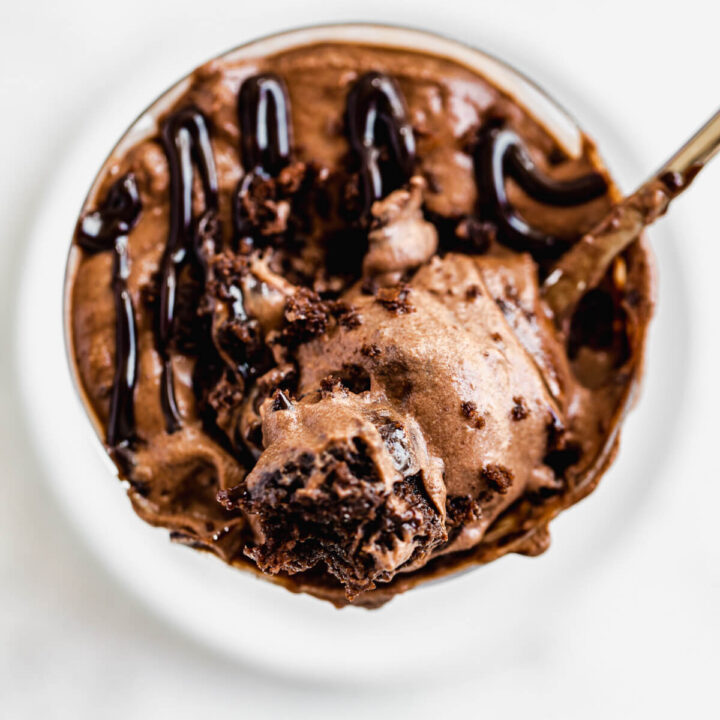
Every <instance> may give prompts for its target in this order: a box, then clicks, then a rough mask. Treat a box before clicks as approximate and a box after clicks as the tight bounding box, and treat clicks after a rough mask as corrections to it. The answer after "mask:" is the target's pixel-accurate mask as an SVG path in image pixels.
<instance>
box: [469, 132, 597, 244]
mask: <svg viewBox="0 0 720 720" xmlns="http://www.w3.org/2000/svg"><path fill="white" fill-rule="evenodd" d="M475 176H476V180H477V185H478V195H479V198H478V204H479V207H480V210H481V212H483V213H486V214H489V215H490V216H491V217H492V219H493V220H494V221H495V222H496V223H497V225H498V231H499V232H498V239H499V240H500V241H501V242H502V243H504V244H505V245H508V246H509V247H511V248H513V249H514V250H518V251H520V252H524V251H528V252H530V253H532V254H533V255H534V256H535V257H536V258H553V257H557V256H558V255H561V254H562V253H563V252H565V251H566V250H567V249H568V248H569V247H570V246H571V245H572V242H573V241H572V239H569V238H564V237H559V236H557V235H551V234H548V233H544V232H541V231H540V230H538V229H536V228H533V227H531V226H530V225H528V223H527V222H526V221H525V219H524V218H522V217H521V216H520V215H519V214H518V213H517V212H516V211H515V209H514V208H513V207H512V205H511V204H510V201H509V200H508V196H507V191H506V188H505V181H506V179H507V178H512V179H513V180H514V181H515V182H516V183H517V184H518V185H519V186H520V187H521V188H522V189H523V190H524V191H525V192H526V193H527V194H528V195H529V196H530V197H531V198H533V199H535V200H538V201H539V202H543V203H546V204H548V205H555V206H558V207H569V206H572V205H581V204H582V203H586V202H589V201H590V200H594V199H595V198H598V197H600V196H602V195H604V194H605V192H606V191H607V182H606V181H605V178H604V177H603V176H602V175H601V174H600V173H598V172H591V173H588V174H587V175H584V176H583V177H580V178H576V179H574V180H565V181H559V180H553V179H551V178H548V177H546V176H545V175H543V174H542V173H541V172H540V170H539V169H538V168H537V166H536V165H535V163H534V162H533V160H532V158H531V157H530V153H528V151H527V148H526V147H525V145H524V144H523V141H522V140H521V139H520V138H519V137H518V135H516V134H515V133H514V132H513V131H512V130H508V129H503V128H498V127H493V128H490V129H487V130H485V131H483V133H482V134H481V136H480V139H479V141H478V144H477V146H476V149H475Z"/></svg>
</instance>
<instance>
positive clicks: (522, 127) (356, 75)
mask: <svg viewBox="0 0 720 720" xmlns="http://www.w3.org/2000/svg"><path fill="white" fill-rule="evenodd" d="M617 197H618V196H617V191H616V189H615V188H614V186H613V185H612V181H611V179H610V178H609V177H608V175H607V174H606V172H605V171H604V170H603V169H602V166H601V165H600V162H599V160H598V159H597V157H596V154H595V152H594V148H593V145H592V143H591V142H590V141H589V140H587V139H585V140H584V144H583V149H582V154H581V156H580V157H576V158H571V157H569V156H568V155H567V154H566V153H565V152H564V151H563V150H562V149H561V148H560V146H559V145H558V143H557V142H556V141H555V140H554V139H553V137H552V136H551V135H550V134H549V133H548V132H547V131H546V130H544V129H543V127H542V126H541V125H540V124H539V123H538V122H537V121H536V120H535V119H533V117H532V116H531V115H530V114H529V113H528V112H527V111H526V110H524V109H523V108H522V106H521V105H520V104H518V103H517V102H515V101H514V100H513V99H511V98H509V97H508V96H507V95H505V94H503V93H502V92H501V91H499V90H498V89H497V88H495V87H494V86H493V85H492V84H491V83H489V82H488V81H487V80H486V79H484V78H482V77H480V76H479V75H478V74H476V73H475V72H473V71H471V70H469V69H467V68H465V67H463V66H460V65H459V64H457V63H455V62H453V61H450V60H447V59H442V58H438V57H434V56H429V55H424V54H420V53H417V52H414V51H408V50H402V49H392V48H380V47H371V46H361V45H354V44H345V43H343V44H339V43H338V44H321V45H311V46H302V47H298V48H294V49H291V50H287V51H284V52H282V53H280V54H277V55H273V56H270V57H261V58H256V59H251V60H247V59H244V60H242V61H238V60H233V59H232V56H230V58H229V59H226V60H218V61H213V62H210V63H208V64H207V65H205V66H203V67H201V68H199V69H198V70H196V71H195V72H194V73H193V74H192V76H190V79H189V83H188V84H187V85H186V87H185V88H184V90H183V91H182V94H181V95H180V96H179V97H177V99H176V100H175V101H174V104H173V106H172V107H171V108H170V109H169V110H168V111H167V112H166V113H165V114H164V115H163V116H161V117H160V118H158V123H157V129H156V132H155V133H154V134H152V136H150V137H148V138H147V139H145V140H142V141H141V142H139V143H137V144H136V145H134V146H133V147H131V148H129V149H128V148H127V146H126V147H125V148H124V150H122V151H121V152H118V151H116V152H115V153H114V154H113V155H112V156H111V157H110V159H109V160H108V161H107V163H106V165H105V166H104V168H103V170H102V172H101V174H100V176H99V180H98V182H97V183H96V186H95V188H94V189H93V191H92V192H91V195H90V197H89V198H88V200H87V202H86V205H85V208H84V209H83V213H82V215H81V217H80V220H79V222H78V227H77V231H76V235H75V241H74V246H73V250H72V253H71V261H70V270H69V283H70V285H69V290H68V293H69V303H68V328H69V334H70V338H71V347H72V353H73V357H74V362H75V365H76V372H77V375H78V378H79V382H80V385H81V387H82V391H83V394H84V398H85V401H86V404H87V405H88V408H89V409H90V411H91V413H92V416H93V418H94V419H95V420H96V425H97V428H98V431H99V432H100V433H101V435H102V437H103V440H104V442H105V445H106V448H107V450H108V452H109V453H110V455H111V457H112V458H113V460H114V461H115V463H116V464H117V466H118V469H119V472H120V475H121V477H122V478H123V479H124V480H127V482H128V494H129V497H130V500H131V502H132V505H133V507H134V509H135V511H136V512H137V513H138V515H140V517H142V518H143V519H144V520H145V521H147V522H148V523H151V524H152V525H158V526H162V527H165V528H167V529H169V531H170V535H171V538H172V539H173V540H175V541H178V542H180V543H184V544H187V545H189V546H191V547H193V548H197V549H201V550H206V551H210V552H213V553H215V554H216V555H218V556H219V557H220V558H222V559H223V560H224V561H226V562H228V563H230V564H232V565H235V566H237V567H239V568H244V569H250V570H253V571H255V572H257V573H259V574H261V575H262V576H263V577H266V578H268V579H271V580H273V581H275V582H277V583H280V584H282V585H284V586H285V587H287V588H288V589H290V590H294V591H302V592H308V593H311V594H313V595H315V596H317V597H320V598H324V599H327V600H330V601H331V602H333V603H335V604H336V605H338V606H340V605H345V604H348V603H352V604H356V605H363V606H366V607H376V606H378V605H381V604H382V603H384V602H386V601H387V600H388V599H390V598H391V597H393V595H395V594H397V593H400V592H403V591H405V590H407V589H409V588H411V587H413V586H415V585H417V584H418V583H420V582H422V581H424V580H427V579H430V578H436V577H438V576H441V575H444V574H447V573H450V572H453V571H456V570H458V569H460V568H462V567H466V566H468V565H471V564H477V563H485V562H488V561H490V560H493V559H495V558H497V557H499V556H501V555H503V554H505V553H507V552H518V553H523V554H527V555H535V554H538V553H541V552H543V551H544V550H545V549H546V548H547V546H548V544H549V535H548V530H547V526H548V522H549V521H550V520H551V519H552V518H553V517H554V516H555V515H556V514H557V513H558V512H559V511H561V510H562V509H563V508H565V507H567V506H569V505H571V504H573V503H574V502H576V501H577V500H579V499H580V498H581V497H583V496H585V495H586V494H587V493H588V492H590V491H591V490H592V489H593V488H594V487H595V485H596V483H597V481H598V479H599V477H600V475H601V474H602V472H603V471H604V470H605V469H606V468H607V466H608V465H609V463H610V462H611V461H612V458H613V456H614V453H615V451H616V449H617V443H618V428H619V425H620V422H621V420H622V418H623V416H624V413H625V412H626V410H627V407H628V405H629V403H630V401H631V398H632V394H633V390H634V388H635V386H636V384H637V381H638V378H639V375H640V371H641V363H642V354H643V346H644V340H645V331H646V327H647V323H648V320H649V318H650V315H651V310H652V298H651V268H650V263H649V258H648V254H647V250H646V248H645V247H644V245H643V243H642V242H636V243H634V244H633V245H632V246H631V247H630V248H629V249H628V250H627V251H626V252H625V253H623V255H622V256H620V257H618V258H617V259H616V260H615V262H614V264H613V266H612V268H611V270H610V272H609V273H608V275H607V276H606V277H605V279H604V280H603V281H602V282H601V283H600V285H598V286H597V287H596V288H593V289H592V290H590V291H589V292H588V293H587V295H586V296H585V297H584V298H583V300H582V302H581V303H580V305H579V307H578V310H577V312H576V313H575V315H574V317H573V318H572V321H571V322H569V323H556V322H555V320H554V318H553V317H552V315H551V313H550V312H549V310H548V308H547V307H546V305H545V304H544V302H543V299H542V292H541V287H542V282H543V280H544V279H545V277H547V275H548V273H550V272H552V268H553V263H554V262H556V261H557V259H558V258H559V257H561V256H562V254H563V253H564V252H565V251H566V250H567V249H569V248H570V247H572V245H573V244H574V243H575V242H577V240H578V239H579V238H580V237H581V236H582V234H583V233H585V232H587V231H589V230H590V229H591V228H592V227H593V226H594V225H595V224H596V223H597V222H598V221H599V220H601V219H602V218H603V216H604V215H605V214H606V213H607V211H608V209H609V208H610V207H611V205H612V202H613V201H614V200H617ZM558 325H560V327H558ZM101 480H102V479H99V480H98V481H101ZM121 541H122V538H118V542H121Z"/></svg>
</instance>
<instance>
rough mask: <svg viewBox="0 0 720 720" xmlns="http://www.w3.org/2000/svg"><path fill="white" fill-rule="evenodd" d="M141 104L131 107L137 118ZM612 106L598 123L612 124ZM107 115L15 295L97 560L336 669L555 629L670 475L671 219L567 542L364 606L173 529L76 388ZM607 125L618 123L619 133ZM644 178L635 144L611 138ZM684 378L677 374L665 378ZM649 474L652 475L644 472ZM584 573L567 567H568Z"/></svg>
mask: <svg viewBox="0 0 720 720" xmlns="http://www.w3.org/2000/svg"><path fill="white" fill-rule="evenodd" d="M128 119H130V117H129V118H128ZM602 120H603V119H602V118H599V119H598V123H597V124H596V127H597V126H599V127H602V126H603V122H602ZM112 126H113V125H112V122H111V119H110V118H109V117H107V116H102V115H98V116H96V117H90V118H88V119H87V122H86V124H85V125H84V126H83V127H82V128H81V129H79V132H78V137H77V139H76V142H75V145H74V146H72V147H71V150H70V151H69V152H68V156H67V158H66V161H65V163H64V164H61V165H60V166H59V169H58V171H57V174H56V176H55V179H54V183H53V184H52V189H51V190H50V191H49V192H48V194H47V197H45V198H44V201H43V203H42V206H41V210H40V214H39V216H38V218H37V223H36V225H35V229H34V232H33V233H32V237H31V239H30V245H29V248H28V255H27V258H26V264H25V270H24V277H23V281H22V288H21V293H20V298H19V311H20V312H21V313H22V321H21V322H20V323H19V337H18V345H17V347H18V352H19V363H20V365H19V366H20V368H22V373H21V382H22V383H23V387H22V391H23V396H24V399H25V405H26V410H27V413H28V415H29V419H30V425H31V427H32V429H33V432H34V439H35V441H36V446H37V451H38V453H39V455H40V457H41V459H42V461H43V462H44V464H45V466H46V470H47V475H48V478H49V480H50V483H51V485H52V488H53V489H54V491H55V492H56V494H57V496H58V498H59V499H60V501H61V503H62V504H63V506H64V507H65V509H66V511H67V513H68V514H69V516H70V517H71V519H72V521H73V522H74V524H75V525H76V526H77V528H78V530H79V531H80V533H81V534H82V535H83V536H84V537H85V538H86V539H87V542H88V544H89V545H90V546H91V547H92V548H93V550H94V551H95V553H96V554H97V555H98V557H99V558H100V559H101V561H102V562H103V563H104V564H105V566H107V567H108V569H110V570H111V572H112V573H114V574H115V575H116V576H117V578H118V579H119V581H120V582H121V583H122V584H123V585H124V586H125V587H127V588H128V589H130V590H131V591H133V592H134V593H135V594H136V595H137V596H139V597H140V598H142V599H143V600H144V601H145V603H146V604H147V605H148V607H150V608H152V609H153V610H154V611H155V612H156V613H158V614H159V615H161V616H162V617H164V618H166V619H167V620H169V621H171V622H173V623H174V624H175V625H177V626H178V627H179V628H181V629H182V630H183V631H184V632H186V633H189V634H191V635H193V636H195V637H197V638H198V639H200V640H201V641H202V642H204V643H207V644H209V645H211V646H214V647H215V648H217V649H219V650H221V651H223V652H224V653H227V654H229V655H232V656H235V657H239V658H242V659H244V660H247V661H249V662H251V663H253V664H254V665H256V666H262V667H265V668H268V669H271V670H273V671H276V672H280V673H284V674H291V675H295V676H302V677H307V678H318V677H322V678H325V679H335V680H337V681H350V680H353V681H357V680H358V678H360V679H363V680H367V681H382V680H387V681H398V680H401V679H409V678H416V679H422V676H423V675H424V673H426V672H427V671H429V670H432V672H433V673H435V678H436V681H437V678H438V676H440V677H441V676H442V675H443V673H450V672H452V671H453V670H454V669H455V668H456V667H457V664H458V662H459V661H463V659H466V658H473V659H474V667H475V670H476V671H478V672H481V671H482V670H483V669H484V670H487V671H488V672H489V671H491V670H497V669H499V665H500V664H502V663H503V662H506V661H510V660H513V661H516V660H517V657H516V653H517V652H519V650H518V649H519V648H523V647H528V638H533V637H537V634H538V628H542V629H543V632H550V631H551V629H552V626H553V624H556V623H558V622H559V621H560V618H559V617H558V613H557V609H558V608H561V607H563V606H564V605H565V604H566V603H568V602H569V601H570V594H571V593H572V592H573V588H575V587H577V579H578V578H581V577H583V576H584V574H585V573H591V572H596V571H597V568H598V567H599V566H600V565H601V564H602V563H605V562H610V561H611V560H612V558H613V557H617V552H618V551H619V548H621V545H622V543H623V540H624V538H625V537H626V534H627V533H628V532H629V530H630V529H631V528H632V526H633V521H634V518H635V516H636V514H637V513H638V512H640V511H641V510H642V507H643V505H644V504H645V500H646V496H647V494H648V493H651V492H655V491H657V489H658V487H659V486H660V485H661V484H662V483H663V481H664V479H665V478H664V477H663V460H664V453H666V452H668V451H670V449H671V448H672V444H673V437H674V430H675V427H676V424H677V423H681V422H682V420H683V418H682V412H683V404H682V402H681V401H682V396H683V392H684V386H683V381H682V378H684V377H685V373H683V372H681V370H682V369H683V368H685V367H686V366H687V362H688V358H687V356H686V350H685V348H687V347H688V346H689V345H690V343H689V342H688V338H684V337H682V336H680V337H679V333H680V334H681V335H682V333H683V332H689V330H682V325H683V323H682V322H681V319H682V318H683V317H685V316H686V315H687V298H686V296H685V295H684V292H683V288H684V287H685V283H684V279H683V277H682V272H683V265H682V263H681V261H680V255H679V253H678V252H677V251H676V248H675V245H674V243H673V236H672V221H670V222H668V221H666V222H665V224H664V225H663V226H662V228H661V229H659V230H658V231H655V230H653V235H654V237H655V238H656V239H657V237H658V236H662V239H661V240H660V241H658V242H657V243H656V248H657V255H658V263H659V265H660V266H661V268H662V269H663V273H662V288H661V294H662V297H663V304H662V312H660V313H659V314H658V316H657V318H656V320H655V322H654V326H653V328H652V332H651V337H650V345H649V348H648V374H647V376H646V379H645V385H644V391H643V394H642V398H641V402H640V404H639V407H638V408H637V409H636V410H635V411H634V412H633V413H632V415H631V417H630V419H629V420H628V422H627V423H626V427H625V431H624V434H623V442H622V451H621V453H620V457H619V459H618V461H617V462H616V464H615V465H614V467H613V468H612V470H611V471H610V472H609V473H608V474H607V476H606V477H605V478H604V479H603V482H602V485H601V488H602V489H601V491H600V492H599V493H598V494H595V495H593V496H590V499H589V500H587V501H585V502H584V503H583V504H582V505H581V506H579V507H578V508H573V509H572V510H570V511H568V512H566V513H565V514H564V515H563V516H562V517H561V518H559V519H558V520H557V521H556V522H555V523H554V524H553V526H552V528H551V529H552V531H553V535H554V538H555V542H554V544H553V547H552V548H551V549H550V550H549V552H548V553H546V554H545V555H544V556H542V557H541V558H536V559H526V558H520V557H517V556H511V557H508V558H504V559H502V560H500V561H498V562H497V563H494V564H492V565H490V566H487V567H484V568H480V569H478V570H476V571H473V572H470V573H467V574H465V575H463V576H461V577H457V578H454V579H451V580H448V581H444V582H441V583H437V584H433V585H430V586H426V587H422V588H420V589H417V590H414V591H412V592H410V593H409V594H406V595H404V596H400V597H398V598H397V599H395V600H394V601H392V602H391V603H390V604H389V605H387V606H386V607H384V608H382V609H380V610H377V611H373V612H367V611H364V610H358V609H354V608H349V609H346V610H343V611H337V610H335V609H334V608H333V607H331V606H330V605H328V604H326V603H323V602H320V601H318V600H315V599H312V598H309V597H305V596H296V595H292V594H290V593H289V592H287V591H285V590H283V589H282V588H278V587H275V586H272V585H270V584H269V583H264V582H262V581H260V580H258V579H255V578H254V577H252V576H250V575H248V574H245V573H242V572H239V571H237V570H233V569H231V568H229V567H226V566H225V565H223V564H222V563H221V562H219V561H217V560H215V559H214V558H211V557H208V556H205V555H202V554H199V553H196V552H193V551H191V550H189V549H187V548H184V547H181V546H178V545H173V544H171V543H170V542H169V541H168V539H167V533H166V531H164V530H156V529H152V528H150V527H149V526H147V525H145V524H144V523H143V522H142V521H141V520H140V519H139V518H137V517H136V516H135V514H134V513H133V512H132V510H131V508H130V504H129V502H128V500H127V498H126V497H125V496H124V490H123V488H122V486H121V485H120V483H118V482H117V481H116V480H115V479H114V468H113V467H112V465H111V463H110V462H109V460H107V458H106V457H105V456H104V454H103V453H102V452H98V450H99V447H100V446H99V443H98V441H97V439H96V438H95V436H94V434H93V433H92V432H89V428H90V422H89V420H88V418H87V417H86V415H85V412H84V409H83V408H82V406H81V404H80V402H79V400H78V397H77V394H76V393H75V390H74V387H73V384H72V381H71V376H70V373H69V370H68V364H67V362H66V357H65V347H64V341H63V321H62V316H61V299H62V294H63V279H64V268H65V259H66V255H67V251H68V246H69V242H70V237H71V234H72V230H73V227H74V223H75V221H76V217H77V212H78V210H79V208H80V205H81V203H82V201H83V198H84V195H85V193H86V191H87V187H88V185H89V182H90V180H91V179H92V178H93V176H94V174H95V173H96V172H97V170H98V169H99V161H100V159H101V158H102V157H103V155H104V149H109V147H110V146H111V143H112V142H113V140H114V138H112V137H107V134H106V133H105V132H104V131H103V128H106V127H112ZM607 134H608V136H609V137H610V138H614V137H617V134H616V133H613V132H609V133H607ZM600 149H601V151H603V150H606V151H607V152H608V154H609V155H610V156H612V157H615V158H624V167H619V168H618V167H613V168H612V170H613V171H614V172H616V173H619V175H620V176H621V177H622V176H632V177H634V178H636V179H637V178H640V177H641V176H642V170H643V169H647V168H642V167H641V165H640V163H638V162H637V161H636V160H634V159H633V153H632V150H631V149H629V148H626V147H623V146H621V145H616V146H615V147H612V146H610V147H603V146H602V145H601V147H600ZM668 378H672V379H673V382H672V383H668V382H667V379H668ZM649 478H652V479H653V480H652V484H650V483H649V482H648V479H649ZM571 579H572V580H573V581H574V582H570V580H571Z"/></svg>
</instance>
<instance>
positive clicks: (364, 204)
mask: <svg viewBox="0 0 720 720" xmlns="http://www.w3.org/2000/svg"><path fill="white" fill-rule="evenodd" d="M347 131H348V137H349V140H350V146H351V147H352V149H353V151H354V152H355V154H356V155H357V157H358V159H359V161H360V185H361V186H360V195H361V211H362V214H363V215H367V213H369V212H370V207H371V206H372V204H373V202H375V200H379V199H380V198H382V197H384V196H385V195H387V194H388V193H389V192H390V191H392V190H394V189H396V188H397V187H399V186H400V185H402V184H403V183H405V182H407V180H409V178H410V176H411V175H412V172H413V166H414V164H415V136H414V135H413V130H412V127H411V125H410V123H409V122H408V119H407V108H406V106H405V100H404V98H403V96H402V93H401V92H400V89H399V88H398V86H397V84H396V83H395V81H394V80H393V79H392V78H390V77H388V76H387V75H383V74H382V73H379V72H369V73H366V74H365V75H363V76H361V77H360V78H359V79H358V80H357V81H356V82H355V84H354V85H353V87H352V89H351V90H350V92H349V94H348V98H347Z"/></svg>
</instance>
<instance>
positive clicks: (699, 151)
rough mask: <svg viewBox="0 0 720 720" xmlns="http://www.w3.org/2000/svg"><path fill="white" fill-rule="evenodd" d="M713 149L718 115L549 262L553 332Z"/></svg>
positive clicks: (718, 136)
mask: <svg viewBox="0 0 720 720" xmlns="http://www.w3.org/2000/svg"><path fill="white" fill-rule="evenodd" d="M718 150H720V111H718V112H717V113H716V114H715V115H713V117H712V118H710V120H708V122H707V123H706V124H705V125H703V127H701V128H700V130H698V131H697V132H696V133H695V135H693V136H692V137H691V138H690V139H689V140H688V141H687V142H686V143H685V144H684V145H683V146H682V147H681V148H680V149H679V150H678V151H677V152H676V153H675V154H674V155H673V156H672V157H671V158H670V159H669V160H668V161H667V162H666V163H665V164H664V165H663V166H662V167H661V168H660V170H659V171H658V172H657V173H655V174H654V175H653V176H652V177H651V178H650V179H649V180H647V181H646V182H644V183H643V184H642V185H640V187H639V188H638V189H637V190H636V191H635V192H634V193H632V194H631V195H628V196H627V197H626V198H624V199H623V200H621V201H620V202H619V203H618V204H617V205H615V206H614V207H613V208H612V209H611V210H610V212H609V213H608V215H607V216H606V217H605V218H603V220H601V221H600V223H599V224H598V225H596V226H595V227H594V228H593V229H592V230H591V231H590V232H588V233H587V234H586V235H584V236H583V237H582V238H581V239H580V240H579V241H578V242H577V243H576V244H575V245H574V246H573V247H572V248H571V249H570V250H568V252H566V253H565V254H564V255H563V256H562V257H561V258H560V259H559V260H558V261H557V262H556V263H555V265H554V266H553V268H552V270H551V271H550V273H549V274H548V276H547V279H546V280H545V282H544V284H543V286H542V293H543V297H544V298H545V301H546V302H547V304H548V306H549V308H550V310H551V311H552V312H553V314H554V317H555V322H556V323H557V325H558V326H559V327H564V326H566V325H567V323H568V321H569V320H570V318H571V317H572V315H573V313H574V311H575V308H576V307H577V304H578V302H579V301H580V299H581V298H582V297H583V295H584V294H585V293H586V292H587V291H588V290H591V289H592V288H594V287H595V286H596V285H597V284H598V283H599V282H600V281H601V280H602V279H603V277H604V276H605V273H606V272H607V270H608V268H609V267H610V263H611V262H612V261H613V259H614V258H615V257H616V256H617V255H618V254H619V253H621V252H622V251H623V250H625V248H627V246H628V245H630V243H632V242H633V240H635V239H636V238H637V237H638V235H640V233H641V232H642V231H643V229H644V228H646V227H647V226H648V225H651V224H652V223H653V222H654V221H655V220H657V219H658V218H659V217H661V216H662V215H664V214H665V213H666V212H667V209H668V207H669V205H670V202H671V201H672V200H673V199H675V198H676V197H677V196H678V195H680V194H681V193H682V192H683V191H684V190H685V189H686V188H687V187H688V186H689V185H690V183H691V182H692V181H693V180H694V179H695V176H696V175H697V174H698V173H699V172H700V170H702V168H703V167H704V166H705V164H706V163H707V162H708V161H709V160H710V159H711V158H712V157H713V156H714V155H715V154H716V153H717V152H718Z"/></svg>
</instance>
